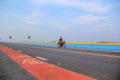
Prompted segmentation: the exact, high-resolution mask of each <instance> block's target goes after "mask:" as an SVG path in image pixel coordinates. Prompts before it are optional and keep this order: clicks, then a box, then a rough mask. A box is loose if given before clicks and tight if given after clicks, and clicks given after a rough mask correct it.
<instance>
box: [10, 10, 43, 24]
mask: <svg viewBox="0 0 120 80" xmlns="http://www.w3.org/2000/svg"><path fill="white" fill-rule="evenodd" d="M12 16H14V17H17V18H19V19H20V20H21V21H23V22H24V23H27V24H33V25H38V24H40V20H41V21H42V17H45V14H42V13H40V12H39V10H33V11H32V12H31V13H30V14H28V15H27V16H23V15H20V14H13V15H12Z"/></svg>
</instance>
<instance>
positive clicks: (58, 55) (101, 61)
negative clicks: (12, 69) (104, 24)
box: [0, 42, 120, 80]
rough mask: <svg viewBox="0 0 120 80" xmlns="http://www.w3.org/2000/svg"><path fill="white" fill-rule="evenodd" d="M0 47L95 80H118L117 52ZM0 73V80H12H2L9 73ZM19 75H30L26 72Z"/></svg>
mask: <svg viewBox="0 0 120 80" xmlns="http://www.w3.org/2000/svg"><path fill="white" fill-rule="evenodd" d="M0 45H5V46H8V47H10V48H12V49H14V50H17V51H20V52H22V53H24V54H27V55H29V56H32V57H34V58H40V59H41V60H44V61H46V62H48V63H51V64H54V65H57V66H59V67H62V68H65V69H68V70H71V71H74V72H77V73H80V74H84V75H87V76H90V77H93V78H96V79H97V80H120V52H119V51H101V50H89V49H68V48H55V47H42V46H35V45H24V44H15V43H2V42H1V43H0ZM0 55H1V56H0V60H1V61H0V64H1V65H0V69H1V71H2V72H5V69H2V68H3V65H2V64H4V62H5V61H4V60H3V59H2V58H4V56H5V54H4V53H2V52H0ZM2 56H3V57H2ZM8 61H10V60H8ZM4 68H5V67H4ZM20 69H21V68H20ZM2 72H1V73H0V77H1V76H2V77H3V78H2V79H0V80H12V79H4V76H5V75H10V73H9V74H2ZM21 73H24V74H25V75H30V74H29V73H27V72H21ZM18 74H19V73H18ZM28 78H29V79H25V80H35V78H34V77H33V76H31V75H30V76H29V77H28ZM13 80H14V79H13ZM21 80H22V79H21Z"/></svg>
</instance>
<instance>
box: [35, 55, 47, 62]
mask: <svg viewBox="0 0 120 80" xmlns="http://www.w3.org/2000/svg"><path fill="white" fill-rule="evenodd" d="M36 58H38V59H41V60H43V61H47V59H45V58H42V57H39V56H36Z"/></svg>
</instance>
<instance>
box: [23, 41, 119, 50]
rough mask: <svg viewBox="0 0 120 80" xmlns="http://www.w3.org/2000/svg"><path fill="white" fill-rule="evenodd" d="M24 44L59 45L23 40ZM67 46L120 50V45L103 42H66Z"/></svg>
mask: <svg viewBox="0 0 120 80" xmlns="http://www.w3.org/2000/svg"><path fill="white" fill-rule="evenodd" d="M21 43H22V44H30V45H38V46H50V47H57V44H42V43H35V42H21ZM66 47H67V48H87V49H99V50H119V51H120V45H103V44H66Z"/></svg>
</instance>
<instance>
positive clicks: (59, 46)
mask: <svg viewBox="0 0 120 80" xmlns="http://www.w3.org/2000/svg"><path fill="white" fill-rule="evenodd" d="M57 45H58V48H61V47H65V41H60V42H58V43H57Z"/></svg>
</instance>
